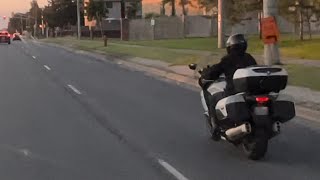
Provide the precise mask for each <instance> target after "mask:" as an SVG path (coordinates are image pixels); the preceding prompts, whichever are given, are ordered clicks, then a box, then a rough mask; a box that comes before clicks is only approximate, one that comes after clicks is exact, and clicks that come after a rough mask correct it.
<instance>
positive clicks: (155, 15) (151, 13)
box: [144, 12, 161, 19]
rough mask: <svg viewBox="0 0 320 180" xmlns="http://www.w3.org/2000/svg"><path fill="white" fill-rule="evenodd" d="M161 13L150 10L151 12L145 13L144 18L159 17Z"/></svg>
mask: <svg viewBox="0 0 320 180" xmlns="http://www.w3.org/2000/svg"><path fill="white" fill-rule="evenodd" d="M160 16H161V15H160V14H157V13H154V12H150V13H146V14H145V15H144V18H145V19H151V18H157V17H160Z"/></svg>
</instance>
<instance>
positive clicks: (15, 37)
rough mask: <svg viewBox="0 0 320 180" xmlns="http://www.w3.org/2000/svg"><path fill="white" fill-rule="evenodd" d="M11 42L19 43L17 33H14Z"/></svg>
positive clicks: (19, 39) (19, 38)
mask: <svg viewBox="0 0 320 180" xmlns="http://www.w3.org/2000/svg"><path fill="white" fill-rule="evenodd" d="M12 40H13V41H21V37H20V34H19V33H14V34H13V38H12Z"/></svg>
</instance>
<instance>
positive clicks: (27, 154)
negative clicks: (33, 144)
mask: <svg viewBox="0 0 320 180" xmlns="http://www.w3.org/2000/svg"><path fill="white" fill-rule="evenodd" d="M20 152H21V153H22V154H23V155H25V156H29V155H30V152H29V151H28V149H21V150H20Z"/></svg>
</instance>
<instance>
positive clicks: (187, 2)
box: [179, 0, 194, 16]
mask: <svg viewBox="0 0 320 180" xmlns="http://www.w3.org/2000/svg"><path fill="white" fill-rule="evenodd" d="M179 5H180V6H181V8H182V14H183V15H184V16H186V15H188V9H187V8H186V6H191V7H194V5H193V3H192V1H191V0H180V2H179Z"/></svg>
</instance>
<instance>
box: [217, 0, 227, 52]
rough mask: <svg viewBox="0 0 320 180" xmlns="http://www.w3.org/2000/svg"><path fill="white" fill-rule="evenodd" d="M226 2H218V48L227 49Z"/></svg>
mask: <svg viewBox="0 0 320 180" xmlns="http://www.w3.org/2000/svg"><path fill="white" fill-rule="evenodd" d="M224 1H225V0H218V48H225V43H226V42H225V24H224V19H225V2H224Z"/></svg>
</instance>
